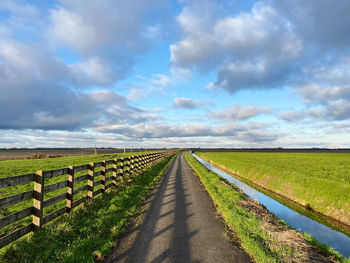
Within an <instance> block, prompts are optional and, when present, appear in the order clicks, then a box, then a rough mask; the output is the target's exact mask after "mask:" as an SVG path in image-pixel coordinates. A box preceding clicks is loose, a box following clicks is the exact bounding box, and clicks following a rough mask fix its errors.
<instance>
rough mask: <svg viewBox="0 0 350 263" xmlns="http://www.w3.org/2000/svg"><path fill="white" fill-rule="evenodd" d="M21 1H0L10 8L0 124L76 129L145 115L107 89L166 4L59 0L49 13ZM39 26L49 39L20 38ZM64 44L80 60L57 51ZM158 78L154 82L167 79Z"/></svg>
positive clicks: (0, 36) (0, 73)
mask: <svg viewBox="0 0 350 263" xmlns="http://www.w3.org/2000/svg"><path fill="white" fill-rule="evenodd" d="M22 4H23V3H22V2H21V1H2V2H1V3H0V9H2V10H6V11H8V12H10V13H11V16H10V17H9V18H7V19H5V20H4V25H5V26H4V27H3V30H0V87H1V96H0V129H25V128H32V129H48V130H76V129H84V128H89V127H91V126H93V125H95V123H96V122H98V121H101V120H109V121H113V122H115V123H134V122H143V121H147V118H148V117H145V116H146V115H147V116H149V115H148V113H146V112H145V111H144V110H142V109H139V108H136V107H132V106H130V105H129V104H128V101H127V100H126V98H125V97H124V96H121V95H119V94H118V93H117V92H115V91H111V90H110V91H108V90H107V89H110V88H111V86H112V85H113V84H114V83H115V82H116V81H118V80H120V79H121V78H123V77H124V76H125V74H126V73H127V72H128V71H129V69H130V67H131V65H132V63H133V61H134V59H135V58H136V57H137V56H139V55H141V54H143V53H144V52H146V51H147V50H148V49H149V48H150V47H151V45H152V41H153V38H154V37H155V36H154V34H155V32H156V31H157V30H155V27H156V26H155V25H153V24H154V23H155V22H159V21H158V20H157V19H161V17H160V16H158V15H154V16H153V18H152V19H150V18H149V17H148V16H149V15H150V13H152V12H153V11H156V10H159V9H161V8H164V3H163V2H162V1H158V0H148V1H141V2H140V1H124V0H120V1H110V0H103V1H89V4H86V1H80V0H78V1H70V0H62V1H60V2H59V3H58V4H57V5H56V6H54V7H53V8H52V9H48V10H46V13H45V12H44V11H42V10H40V8H38V7H37V6H35V5H34V4H28V3H26V4H23V5H22ZM121 7H122V8H121ZM35 21H37V22H35ZM25 23H28V24H29V25H30V26H24V24H25ZM34 31H40V32H41V33H42V35H44V37H41V38H39V37H38V35H37V36H36V37H38V39H36V40H35V41H30V40H31V39H30V38H24V40H22V38H23V37H15V36H16V34H22V35H24V36H26V34H31V33H32V32H34ZM43 32H44V34H43ZM22 35H21V36H22ZM62 50H68V51H69V52H73V53H74V54H75V57H76V59H75V61H74V60H73V61H66V60H65V59H66V57H60V56H58V55H57V53H59V52H61V51H62ZM158 77H159V78H156V79H154V80H153V81H154V85H161V84H164V82H166V79H165V78H163V77H162V76H158ZM92 88H93V91H92V90H91V89H92ZM96 88H97V89H100V90H97V91H96Z"/></svg>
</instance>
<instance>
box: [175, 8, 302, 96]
mask: <svg viewBox="0 0 350 263" xmlns="http://www.w3.org/2000/svg"><path fill="white" fill-rule="evenodd" d="M209 10H210V11H209ZM211 10H212V9H207V7H206V6H205V5H204V6H202V5H200V4H199V3H197V4H194V5H190V6H188V7H185V8H184V9H183V11H182V12H181V14H180V15H179V17H178V21H179V24H180V26H181V28H182V29H183V31H184V39H183V40H181V41H179V42H177V43H175V44H173V45H171V46H170V51H171V58H170V61H171V63H173V64H174V65H176V66H178V67H185V68H186V67H193V68H195V69H197V70H199V71H201V72H205V71H210V70H216V71H217V72H218V73H217V75H218V77H217V81H216V82H215V83H212V85H211V87H215V88H222V89H225V90H227V91H229V92H231V93H234V92H236V91H238V90H241V89H246V88H250V89H261V88H271V87H276V86H277V85H280V84H283V83H284V82H285V81H286V80H287V79H288V78H289V75H290V74H292V73H293V72H294V71H297V70H298V68H297V67H295V66H294V64H293V62H294V61H295V60H296V59H298V58H299V57H300V55H301V53H302V50H303V43H302V41H301V40H300V39H299V38H298V36H297V35H296V34H295V33H294V31H293V28H292V26H291V25H290V23H289V21H288V20H286V19H285V18H284V17H282V16H281V15H280V14H279V13H278V12H276V10H275V9H273V8H272V7H271V6H269V5H267V4H265V3H262V2H260V3H258V4H256V5H254V7H253V9H252V11H251V13H240V14H238V15H236V16H226V17H220V16H219V17H218V16H215V14H211V13H210V12H212V11H211ZM214 10H215V9H214Z"/></svg>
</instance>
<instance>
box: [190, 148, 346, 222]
mask: <svg viewBox="0 0 350 263" xmlns="http://www.w3.org/2000/svg"><path fill="white" fill-rule="evenodd" d="M196 154H198V156H200V157H201V158H203V159H205V160H211V161H212V162H213V163H214V164H215V165H216V166H218V167H221V168H223V169H225V170H228V171H229V172H232V173H233V174H237V175H238V176H240V177H242V178H243V179H246V180H248V181H250V182H252V183H254V184H256V185H258V186H260V187H263V188H265V189H267V190H270V191H272V192H274V193H277V194H279V195H281V196H282V197H285V198H287V199H289V200H292V201H294V202H296V203H298V204H300V205H302V206H304V207H305V208H307V209H309V210H311V211H316V212H319V213H321V214H323V215H326V216H328V217H331V218H333V219H335V220H338V221H339V222H342V223H343V224H345V225H348V226H349V225H350V173H349V171H350V154H349V153H251V152H249V153H247V152H225V153H223V152H221V153H219V152H215V153H214V152H206V153H202V152H197V153H196Z"/></svg>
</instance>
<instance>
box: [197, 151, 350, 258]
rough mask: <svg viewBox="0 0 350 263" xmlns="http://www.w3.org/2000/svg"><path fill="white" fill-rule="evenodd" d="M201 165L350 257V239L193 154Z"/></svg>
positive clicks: (301, 229) (276, 213)
mask: <svg viewBox="0 0 350 263" xmlns="http://www.w3.org/2000/svg"><path fill="white" fill-rule="evenodd" d="M193 157H195V158H196V159H197V160H198V161H199V162H200V163H202V164H203V165H204V166H205V167H206V168H208V169H209V170H211V171H213V172H215V173H217V174H218V175H220V176H221V177H223V178H225V179H226V180H227V181H229V182H230V183H232V184H234V185H235V186H237V187H238V188H240V189H241V190H242V191H243V192H244V193H245V194H247V195H248V196H250V197H251V198H254V199H257V200H258V201H259V203H261V204H263V205H265V206H266V208H267V209H268V210H269V211H270V212H272V213H274V214H275V215H276V216H277V217H279V218H281V219H283V220H284V221H285V222H286V223H287V224H288V225H290V226H291V227H293V228H295V229H298V230H300V231H301V232H303V233H304V232H306V233H309V234H311V235H312V236H313V237H314V238H316V239H317V240H318V241H319V242H320V243H323V244H326V245H328V246H330V247H332V248H334V250H336V251H339V252H340V253H341V254H343V255H344V256H346V257H350V237H349V236H347V235H345V234H343V233H341V232H339V231H336V230H333V229H331V228H329V227H328V226H326V225H323V224H321V223H319V222H316V221H315V220H312V219H311V218H308V217H307V216H305V215H302V214H300V213H298V212H296V211H294V210H292V209H290V208H289V207H287V206H285V205H283V204H281V203H279V202H278V201H276V200H274V199H272V198H271V197H269V196H267V195H265V194H263V193H261V192H259V191H258V190H256V189H254V188H253V187H251V186H249V185H247V184H246V183H244V182H242V181H240V180H238V179H236V178H234V177H232V176H231V175H229V174H227V173H225V172H223V171H221V170H219V169H217V168H216V167H214V166H213V165H211V164H210V163H208V162H206V161H204V160H203V159H202V158H200V157H198V156H197V155H195V154H193Z"/></svg>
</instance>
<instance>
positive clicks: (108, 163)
mask: <svg viewBox="0 0 350 263" xmlns="http://www.w3.org/2000/svg"><path fill="white" fill-rule="evenodd" d="M113 162H114V160H107V161H106V165H110V164H113Z"/></svg>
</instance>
